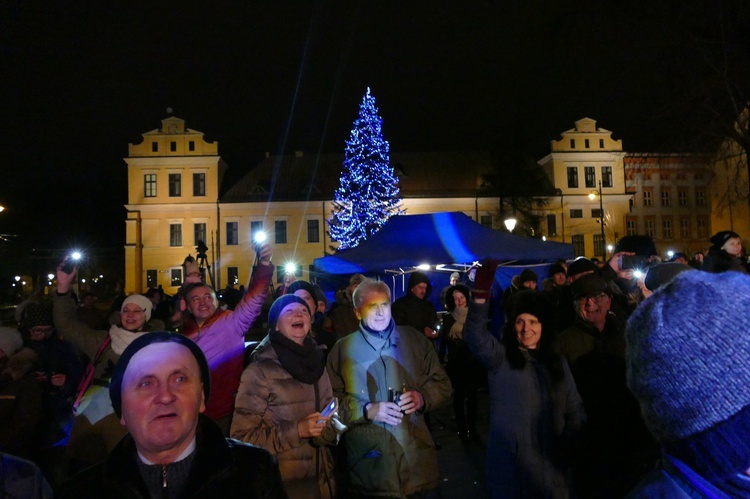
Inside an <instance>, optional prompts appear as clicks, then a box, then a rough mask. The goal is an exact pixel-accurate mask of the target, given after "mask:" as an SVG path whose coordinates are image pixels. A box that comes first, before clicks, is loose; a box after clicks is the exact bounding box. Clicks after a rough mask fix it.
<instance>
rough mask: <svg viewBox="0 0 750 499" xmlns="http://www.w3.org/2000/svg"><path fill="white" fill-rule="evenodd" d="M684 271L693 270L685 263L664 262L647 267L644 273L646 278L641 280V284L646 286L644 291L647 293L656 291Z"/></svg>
mask: <svg viewBox="0 0 750 499" xmlns="http://www.w3.org/2000/svg"><path fill="white" fill-rule="evenodd" d="M686 270H695V269H694V268H693V267H691V266H690V265H687V264H685V263H676V262H666V263H660V264H658V265H654V266H653V267H649V268H648V270H647V271H646V278H645V279H644V280H643V284H645V285H646V289H648V290H649V291H656V290H657V289H658V288H660V287H661V286H664V285H665V284H668V283H669V282H671V281H672V279H674V278H675V277H676V276H677V274H680V273H682V272H685V271H686Z"/></svg>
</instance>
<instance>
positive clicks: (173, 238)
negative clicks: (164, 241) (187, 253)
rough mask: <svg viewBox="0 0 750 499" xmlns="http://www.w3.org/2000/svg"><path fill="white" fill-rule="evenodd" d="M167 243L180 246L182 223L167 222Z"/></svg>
mask: <svg viewBox="0 0 750 499" xmlns="http://www.w3.org/2000/svg"><path fill="white" fill-rule="evenodd" d="M169 245H170V246H172V247H173V248H175V247H179V246H182V224H169Z"/></svg>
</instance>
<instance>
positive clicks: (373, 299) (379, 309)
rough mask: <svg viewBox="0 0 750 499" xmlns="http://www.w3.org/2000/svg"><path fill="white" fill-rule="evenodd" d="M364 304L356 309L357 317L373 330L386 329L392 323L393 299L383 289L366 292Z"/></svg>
mask: <svg viewBox="0 0 750 499" xmlns="http://www.w3.org/2000/svg"><path fill="white" fill-rule="evenodd" d="M363 298H364V299H363V300H362V305H361V306H360V307H359V308H357V309H355V311H354V312H355V313H356V315H357V319H359V320H361V321H362V324H364V325H365V326H366V327H368V328H370V329H371V330H373V331H384V330H385V328H387V327H388V325H389V324H390V323H391V300H390V299H389V298H388V295H387V294H385V293H383V292H382V291H377V290H372V291H368V292H367V293H365V295H364V297H363Z"/></svg>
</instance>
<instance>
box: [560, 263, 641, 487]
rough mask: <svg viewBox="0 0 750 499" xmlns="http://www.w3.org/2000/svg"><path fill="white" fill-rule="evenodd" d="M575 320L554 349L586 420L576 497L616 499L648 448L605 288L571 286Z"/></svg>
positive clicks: (595, 281)
mask: <svg viewBox="0 0 750 499" xmlns="http://www.w3.org/2000/svg"><path fill="white" fill-rule="evenodd" d="M570 287H571V291H572V294H573V300H574V301H573V305H574V308H575V311H576V315H577V317H576V321H575V322H574V323H573V325H572V326H570V327H569V328H567V329H566V330H565V331H563V332H562V333H561V334H560V337H559V343H558V349H559V352H560V353H561V354H562V355H563V356H564V357H565V359H566V360H567V361H568V364H569V365H570V370H571V373H572V374H573V378H574V379H575V382H576V386H577V388H578V393H579V394H580V395H581V399H583V403H584V407H585V409H586V414H587V415H588V428H587V431H588V433H587V435H586V437H585V438H584V442H585V443H584V444H583V446H582V447H583V448H582V452H581V460H582V462H581V463H579V466H578V467H577V470H576V471H577V472H578V473H579V476H577V477H574V484H575V483H576V480H575V478H577V488H578V493H579V494H580V495H581V496H584V497H590V496H596V497H618V496H622V494H623V493H624V492H625V491H627V490H628V489H629V488H630V487H632V483H634V482H635V481H637V479H638V478H639V477H640V476H641V474H642V473H644V472H645V471H646V468H645V466H644V462H646V463H647V462H648V461H647V459H644V456H646V457H647V456H648V453H649V452H650V451H651V450H652V449H653V442H652V441H651V439H650V437H649V435H648V432H647V431H646V429H645V427H644V426H643V423H642V421H641V420H640V416H639V412H638V406H637V403H636V402H635V399H634V398H633V396H632V394H631V393H630V392H629V391H628V389H627V386H625V324H624V322H623V321H622V320H621V319H620V318H619V317H617V316H615V315H614V314H613V313H612V312H611V311H610V307H611V304H612V298H611V294H610V293H611V289H610V287H609V286H608V285H607V283H606V281H604V279H602V278H601V277H598V276H597V275H594V274H589V275H584V276H582V277H581V278H579V279H577V280H575V281H574V282H573V283H572V284H571V286H570Z"/></svg>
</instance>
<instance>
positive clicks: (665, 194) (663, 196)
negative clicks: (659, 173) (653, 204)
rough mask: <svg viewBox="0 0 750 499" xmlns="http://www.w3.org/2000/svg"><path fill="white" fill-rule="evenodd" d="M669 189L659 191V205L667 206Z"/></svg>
mask: <svg viewBox="0 0 750 499" xmlns="http://www.w3.org/2000/svg"><path fill="white" fill-rule="evenodd" d="M669 204H670V202H669V191H667V190H664V191H661V205H662V206H669Z"/></svg>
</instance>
